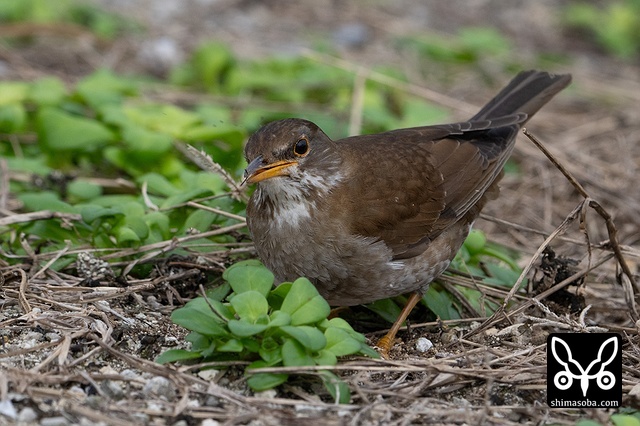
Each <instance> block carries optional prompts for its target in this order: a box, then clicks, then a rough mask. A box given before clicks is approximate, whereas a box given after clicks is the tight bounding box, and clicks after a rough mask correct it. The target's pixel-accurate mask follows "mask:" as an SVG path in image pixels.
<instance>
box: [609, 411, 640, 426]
mask: <svg viewBox="0 0 640 426" xmlns="http://www.w3.org/2000/svg"><path fill="white" fill-rule="evenodd" d="M639 417H640V416H638V417H636V416H631V415H628V414H612V415H611V423H613V424H614V425H615V426H640V418H639Z"/></svg>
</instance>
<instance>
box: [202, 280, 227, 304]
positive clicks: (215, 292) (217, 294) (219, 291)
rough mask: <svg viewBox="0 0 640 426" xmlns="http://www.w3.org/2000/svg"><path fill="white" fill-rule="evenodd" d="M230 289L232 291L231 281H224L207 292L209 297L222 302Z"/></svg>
mask: <svg viewBox="0 0 640 426" xmlns="http://www.w3.org/2000/svg"><path fill="white" fill-rule="evenodd" d="M230 291H231V286H230V285H229V283H227V282H224V283H221V284H220V285H218V286H217V287H215V288H210V289H208V290H207V291H206V292H205V293H206V294H207V297H208V298H209V299H213V300H215V301H216V302H220V301H222V300H223V299H224V298H225V297H227V296H228V295H229V292H230Z"/></svg>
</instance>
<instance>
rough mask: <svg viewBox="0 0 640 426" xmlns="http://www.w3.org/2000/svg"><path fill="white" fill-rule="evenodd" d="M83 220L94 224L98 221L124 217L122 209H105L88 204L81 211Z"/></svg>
mask: <svg viewBox="0 0 640 426" xmlns="http://www.w3.org/2000/svg"><path fill="white" fill-rule="evenodd" d="M80 215H81V216H82V220H84V221H85V222H86V223H92V222H93V221H94V220H96V219H101V218H108V217H116V216H124V213H122V212H121V211H120V209H116V208H113V207H103V206H100V205H96V204H88V205H85V206H83V207H82V208H81V209H80Z"/></svg>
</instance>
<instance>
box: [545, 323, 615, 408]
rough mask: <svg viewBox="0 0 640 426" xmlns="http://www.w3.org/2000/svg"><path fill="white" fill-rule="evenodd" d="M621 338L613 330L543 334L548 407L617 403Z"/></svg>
mask: <svg viewBox="0 0 640 426" xmlns="http://www.w3.org/2000/svg"><path fill="white" fill-rule="evenodd" d="M621 403H622V338H621V337H620V335H619V334H617V333H551V334H550V335H549V337H548V338H547V404H548V405H549V407H594V408H609V407H619V406H620V404H621Z"/></svg>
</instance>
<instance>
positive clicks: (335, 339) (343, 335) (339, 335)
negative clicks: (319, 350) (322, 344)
mask: <svg viewBox="0 0 640 426" xmlns="http://www.w3.org/2000/svg"><path fill="white" fill-rule="evenodd" d="M324 335H325V337H326V339H327V340H326V341H327V346H326V350H328V351H330V352H332V353H333V354H334V355H335V356H336V357H340V356H344V355H352V354H355V353H358V352H359V351H360V346H361V345H360V343H361V342H359V341H357V340H356V339H354V338H353V337H352V336H351V335H350V334H349V333H348V332H346V331H345V330H343V329H341V328H336V327H330V328H327V329H326V330H325V332H324Z"/></svg>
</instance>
